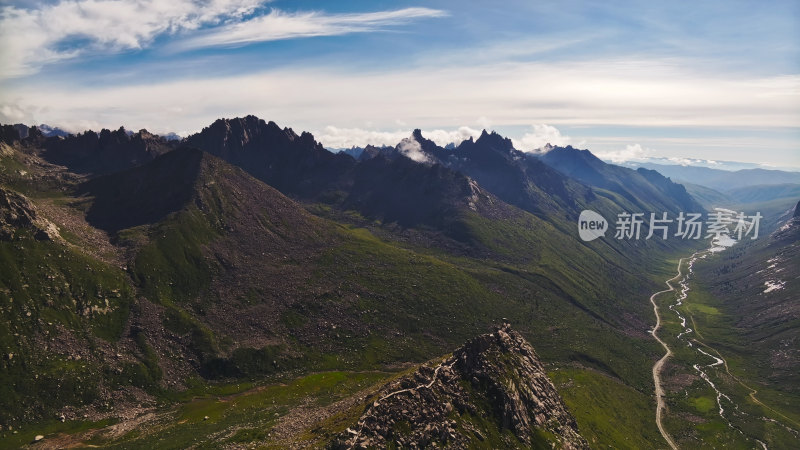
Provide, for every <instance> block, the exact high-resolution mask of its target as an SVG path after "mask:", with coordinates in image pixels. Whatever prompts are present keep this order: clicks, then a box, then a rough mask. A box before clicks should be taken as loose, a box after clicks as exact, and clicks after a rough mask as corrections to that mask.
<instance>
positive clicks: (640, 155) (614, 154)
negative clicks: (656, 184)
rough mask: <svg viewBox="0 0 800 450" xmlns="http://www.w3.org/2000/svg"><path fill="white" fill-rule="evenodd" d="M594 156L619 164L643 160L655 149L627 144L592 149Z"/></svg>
mask: <svg viewBox="0 0 800 450" xmlns="http://www.w3.org/2000/svg"><path fill="white" fill-rule="evenodd" d="M593 153H594V154H595V156H597V157H598V158H600V159H604V160H606V161H611V162H613V163H615V164H619V163H622V162H626V161H644V160H647V159H648V158H649V157H650V156H652V155H653V154H655V151H653V150H652V149H649V148H644V147H642V146H641V145H640V144H629V145H626V146H625V148H624V149H620V150H610V151H594V152H593Z"/></svg>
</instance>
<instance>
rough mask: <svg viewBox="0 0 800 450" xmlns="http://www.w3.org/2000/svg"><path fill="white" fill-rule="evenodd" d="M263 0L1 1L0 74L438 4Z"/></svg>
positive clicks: (403, 15)
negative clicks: (365, 8)
mask: <svg viewBox="0 0 800 450" xmlns="http://www.w3.org/2000/svg"><path fill="white" fill-rule="evenodd" d="M268 2H269V0H169V1H162V0H72V1H69V0H61V1H59V2H58V3H55V4H41V5H39V7H38V8H18V7H15V6H2V7H0V43H2V46H0V79H7V78H13V77H20V76H24V75H29V74H32V73H36V72H37V71H38V70H39V69H41V67H43V66H45V65H47V64H50V63H54V62H57V61H62V60H67V59H72V58H77V57H79V56H81V55H85V54H87V53H92V52H117V51H123V50H136V49H142V48H145V47H148V46H149V45H150V44H152V42H153V41H154V40H155V39H156V38H157V37H159V36H161V35H164V34H168V35H178V34H180V35H181V36H179V37H177V39H178V41H177V42H176V43H175V44H173V45H172V48H173V49H176V50H187V49H194V48H200V47H208V46H222V45H243V44H247V43H251V42H261V41H271V40H278V39H290V38H301V37H313V36H332V35H341V34H347V33H355V32H367V31H375V30H380V29H383V28H385V27H389V26H393V25H394V26H396V25H402V24H405V23H408V22H409V21H411V20H414V19H420V18H426V17H443V16H445V15H446V13H445V12H444V11H440V10H435V9H430V8H405V9H399V10H393V11H379V12H372V13H361V14H325V13H320V12H295V13H286V12H283V11H280V10H277V9H273V10H271V11H270V12H269V13H268V14H265V15H256V17H252V18H251V17H250V16H251V15H253V14H257V13H258V11H259V9H260V8H262V7H263V6H264V5H265V4H266V3H268Z"/></svg>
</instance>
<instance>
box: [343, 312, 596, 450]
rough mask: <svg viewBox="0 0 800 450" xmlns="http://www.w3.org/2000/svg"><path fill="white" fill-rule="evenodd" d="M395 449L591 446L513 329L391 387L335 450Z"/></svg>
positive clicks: (500, 331) (476, 342) (469, 346)
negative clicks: (393, 447) (389, 446)
mask: <svg viewBox="0 0 800 450" xmlns="http://www.w3.org/2000/svg"><path fill="white" fill-rule="evenodd" d="M506 431H510V432H511V433H508V432H506ZM390 444H393V445H395V446H397V447H402V448H406V447H411V448H415V447H431V446H434V445H435V446H444V447H452V448H468V447H474V446H476V445H480V446H488V447H494V448H530V447H536V448H539V447H542V448H544V447H550V446H555V447H558V448H566V449H578V448H581V449H582V448H588V444H587V442H586V440H585V439H583V437H581V435H580V434H579V433H578V426H577V424H576V422H575V419H574V417H573V416H572V415H571V414H570V413H569V411H568V410H567V408H566V407H565V406H564V402H563V401H562V400H561V397H560V396H559V395H558V392H557V391H556V389H555V387H554V386H553V383H552V382H551V381H550V379H549V378H547V374H546V373H545V371H544V367H543V366H542V364H541V362H539V359H538V357H537V356H536V352H535V351H534V350H533V347H531V345H530V344H529V343H528V342H527V341H526V340H525V338H524V337H523V336H522V335H521V334H519V333H518V332H516V331H513V330H512V329H511V326H510V325H509V324H508V323H504V324H503V326H501V327H497V328H496V329H495V331H494V332H493V333H490V334H485V335H481V336H478V337H476V338H474V339H472V340H470V341H469V342H467V343H466V344H464V346H462V347H461V348H459V349H458V350H456V351H455V352H453V354H452V356H450V357H448V358H445V359H443V360H442V361H440V362H437V363H434V364H427V365H423V366H421V367H420V368H419V369H418V370H417V371H416V372H415V373H413V374H411V375H408V376H405V377H402V378H400V379H398V380H396V381H393V382H391V383H389V384H387V385H386V386H385V387H384V388H383V389H381V391H380V393H379V394H378V396H377V398H376V399H375V400H374V402H373V403H372V404H371V405H369V406H368V407H367V408H366V410H365V411H364V413H363V415H362V416H361V418H360V419H359V421H358V424H357V425H356V426H355V427H350V428H348V429H347V430H346V431H345V432H344V433H342V434H341V435H340V436H339V437H338V440H337V441H335V442H334V443H333V444H332V447H334V448H381V447H386V446H388V445H390Z"/></svg>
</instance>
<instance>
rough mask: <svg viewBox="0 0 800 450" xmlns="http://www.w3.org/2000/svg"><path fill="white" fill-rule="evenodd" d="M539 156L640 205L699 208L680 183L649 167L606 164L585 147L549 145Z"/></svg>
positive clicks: (668, 208)
mask: <svg viewBox="0 0 800 450" xmlns="http://www.w3.org/2000/svg"><path fill="white" fill-rule="evenodd" d="M540 158H541V160H542V161H544V162H545V163H547V164H549V165H550V166H552V167H554V168H556V169H558V170H559V171H561V172H563V173H564V174H566V175H569V176H571V177H573V178H576V179H578V180H580V181H582V182H584V183H586V184H588V185H590V186H597V187H599V188H603V189H608V190H610V191H612V192H616V193H618V194H620V195H622V196H624V197H625V198H627V199H628V200H630V201H631V202H632V203H634V204H636V205H637V206H639V207H641V208H645V207H646V206H647V205H652V204H655V205H658V206H660V207H661V208H662V209H663V210H664V211H673V210H682V211H700V210H702V207H700V205H699V204H698V203H697V202H696V201H695V200H694V199H693V198H692V197H691V195H689V193H687V192H686V189H685V188H684V187H683V186H681V185H680V184H677V183H673V182H672V181H671V180H669V179H668V178H665V177H664V176H663V175H662V174H659V173H658V172H656V171H653V170H648V169H645V168H639V169H637V170H633V169H629V168H627V167H621V166H617V165H614V164H608V163H605V162H603V161H601V160H600V159H599V158H597V157H596V156H594V155H593V154H592V153H591V152H590V151H588V150H577V149H575V148H572V147H571V146H567V147H551V148H549V149H548V151H547V152H546V153H543V154H541V156H540Z"/></svg>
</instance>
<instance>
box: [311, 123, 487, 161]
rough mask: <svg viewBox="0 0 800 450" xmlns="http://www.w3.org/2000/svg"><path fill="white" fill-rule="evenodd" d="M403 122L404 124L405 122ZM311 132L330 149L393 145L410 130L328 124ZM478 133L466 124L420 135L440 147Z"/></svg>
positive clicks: (476, 136)
mask: <svg viewBox="0 0 800 450" xmlns="http://www.w3.org/2000/svg"><path fill="white" fill-rule="evenodd" d="M479 120H480V119H479ZM403 124H404V125H405V123H403ZM312 134H313V135H314V137H315V138H316V139H317V140H318V141H319V142H321V143H322V145H324V146H325V147H326V148H332V149H333V148H350V147H365V146H367V145H374V146H377V147H380V146H387V145H388V146H391V147H394V146H396V145H397V144H398V143H399V142H401V141H403V140H404V139H407V138H408V137H409V135H410V134H411V130H408V129H407V130H395V131H378V130H367V129H364V128H340V127H336V126H332V125H329V126H326V127H325V128H323V129H321V130H317V131H312ZM480 135H481V130H477V129H475V128H472V127H468V126H460V127H458V128H456V129H451V130H444V129H441V128H435V129H429V130H425V129H423V130H422V137H424V138H426V139H430V140H432V141H433V142H435V143H436V145H439V146H441V147H444V146H445V145H447V144H450V143H454V144H456V145H458V144H460V143H461V142H462V141H464V140H467V139H469V138H470V137H472V138H473V139H477V138H478V136H480ZM414 142H416V141H414ZM412 159H413V158H412Z"/></svg>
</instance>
